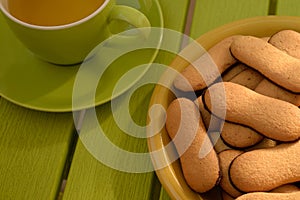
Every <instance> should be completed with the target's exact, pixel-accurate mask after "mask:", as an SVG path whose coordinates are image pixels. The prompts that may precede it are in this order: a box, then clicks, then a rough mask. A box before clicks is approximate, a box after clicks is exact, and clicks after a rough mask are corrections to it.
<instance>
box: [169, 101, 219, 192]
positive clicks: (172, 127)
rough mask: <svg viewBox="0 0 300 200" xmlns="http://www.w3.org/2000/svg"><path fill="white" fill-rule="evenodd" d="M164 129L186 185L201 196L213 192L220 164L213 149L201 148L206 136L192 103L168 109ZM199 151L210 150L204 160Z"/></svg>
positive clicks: (180, 104) (179, 102)
mask: <svg viewBox="0 0 300 200" xmlns="http://www.w3.org/2000/svg"><path fill="white" fill-rule="evenodd" d="M166 129H167V132H168V134H169V135H170V137H171V138H172V141H173V143H174V145H175V147H176V149H177V152H178V154H179V155H180V161H181V167H182V171H183V175H184V177H185V180H186V182H187V184H188V185H189V186H190V187H191V188H192V189H193V190H195V191H197V192H200V193H203V192H207V191H209V190H210V189H212V188H213V187H214V186H215V185H216V184H217V183H218V182H219V177H220V169H219V161H218V157H217V154H216V152H215V151H214V150H213V148H212V147H211V148H209V147H207V146H204V145H202V144H203V142H204V141H205V140H206V139H207V137H208V136H207V133H206V130H205V127H204V124H203V122H202V119H201V116H200V113H199V110H198V108H197V107H196V105H195V104H194V102H192V101H190V100H188V99H185V98H179V99H176V100H174V101H173V102H172V103H171V104H170V105H169V107H168V109H167V120H166ZM206 141H207V140H206ZM206 145H208V144H207V143H206ZM210 145H211V144H210ZM201 148H205V149H206V148H208V149H210V151H209V152H207V154H206V156H205V157H200V156H199V153H200V150H201Z"/></svg>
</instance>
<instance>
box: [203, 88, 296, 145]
mask: <svg viewBox="0 0 300 200" xmlns="http://www.w3.org/2000/svg"><path fill="white" fill-rule="evenodd" d="M224 90H225V92H224ZM224 93H225V94H224ZM203 96H204V98H203V99H204V100H203V101H204V104H205V106H206V107H207V108H208V110H210V112H212V113H213V114H214V115H216V116H218V117H223V116H222V114H223V113H224V112H225V111H226V116H225V118H226V120H227V121H230V122H234V123H238V124H243V125H245V126H248V127H251V128H253V129H254V130H256V131H257V132H259V133H261V134H263V135H264V136H266V137H268V138H270V139H274V140H278V141H295V140H297V139H299V138H300V110H299V108H298V107H297V106H295V105H293V104H290V103H288V102H285V101H281V100H278V99H274V98H271V97H267V96H265V95H261V94H259V93H257V92H254V91H253V90H250V89H248V88H246V87H244V86H241V85H238V84H235V83H231V82H223V83H216V84H214V85H212V86H211V87H209V89H208V90H207V91H206V92H205V93H204V95H203ZM211 101H213V102H211ZM212 106H214V107H213V108H214V110H212Z"/></svg>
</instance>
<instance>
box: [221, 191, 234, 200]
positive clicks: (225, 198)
mask: <svg viewBox="0 0 300 200" xmlns="http://www.w3.org/2000/svg"><path fill="white" fill-rule="evenodd" d="M222 200H234V198H233V197H231V196H230V195H229V194H227V193H226V192H224V191H222Z"/></svg>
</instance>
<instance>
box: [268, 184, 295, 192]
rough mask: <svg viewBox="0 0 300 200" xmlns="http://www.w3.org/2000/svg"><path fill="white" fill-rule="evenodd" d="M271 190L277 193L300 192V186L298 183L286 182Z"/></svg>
mask: <svg viewBox="0 0 300 200" xmlns="http://www.w3.org/2000/svg"><path fill="white" fill-rule="evenodd" d="M271 192H275V193H289V192H300V188H298V187H297V186H296V185H293V184H286V185H282V186H279V187H278V188H275V189H273V190H271Z"/></svg>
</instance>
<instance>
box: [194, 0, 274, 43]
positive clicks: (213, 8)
mask: <svg viewBox="0 0 300 200" xmlns="http://www.w3.org/2000/svg"><path fill="white" fill-rule="evenodd" d="M268 12H269V0H209V1H208V0H196V6H195V13H194V17H193V23H192V28H191V37H192V38H198V37H199V36H200V35H201V34H203V33H205V32H207V31H209V30H212V29H214V28H216V27H218V26H221V25H223V24H226V23H229V22H232V21H235V20H239V19H243V18H248V17H253V16H263V15H267V14H268Z"/></svg>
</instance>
